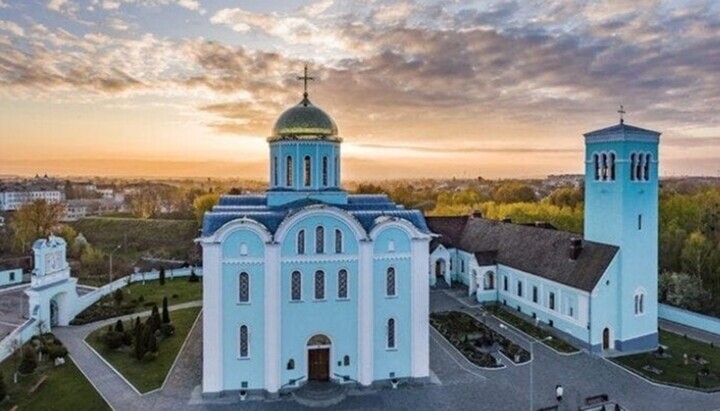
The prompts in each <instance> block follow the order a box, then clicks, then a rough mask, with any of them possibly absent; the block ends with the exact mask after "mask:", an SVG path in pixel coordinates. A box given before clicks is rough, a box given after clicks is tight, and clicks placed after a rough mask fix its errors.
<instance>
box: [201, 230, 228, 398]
mask: <svg viewBox="0 0 720 411" xmlns="http://www.w3.org/2000/svg"><path fill="white" fill-rule="evenodd" d="M220 250H221V248H220V244H219V243H203V393H219V392H221V391H222V390H223V332H222V330H223V315H222V304H223V299H222V289H223V284H222V260H221V258H222V256H221V252H220Z"/></svg>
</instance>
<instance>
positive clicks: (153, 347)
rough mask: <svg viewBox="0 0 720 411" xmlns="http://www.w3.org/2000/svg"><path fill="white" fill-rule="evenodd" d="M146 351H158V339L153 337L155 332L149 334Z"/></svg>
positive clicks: (155, 352) (154, 352)
mask: <svg viewBox="0 0 720 411" xmlns="http://www.w3.org/2000/svg"><path fill="white" fill-rule="evenodd" d="M148 352H151V353H153V354H157V352H158V340H157V338H156V337H155V334H150V336H149V339H148Z"/></svg>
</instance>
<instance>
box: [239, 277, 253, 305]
mask: <svg viewBox="0 0 720 411" xmlns="http://www.w3.org/2000/svg"><path fill="white" fill-rule="evenodd" d="M238 301H239V302H241V303H248V302H250V275H249V274H248V273H246V272H242V273H240V276H239V277H238Z"/></svg>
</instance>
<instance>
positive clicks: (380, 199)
mask: <svg viewBox="0 0 720 411" xmlns="http://www.w3.org/2000/svg"><path fill="white" fill-rule="evenodd" d="M306 70H307V69H306ZM304 79H305V84H306V87H305V93H304V95H303V98H302V100H301V101H300V103H299V104H297V105H296V106H294V107H291V108H290V109H288V110H286V111H285V112H284V113H282V115H280V117H279V118H278V119H277V121H276V123H275V126H274V128H273V132H272V136H271V137H269V138H268V143H269V146H270V178H269V180H270V184H269V187H268V189H267V191H266V193H265V194H264V195H259V196H258V195H226V196H223V197H222V198H221V199H220V203H219V204H218V205H217V206H215V207H214V208H213V209H212V211H210V212H208V213H206V214H205V218H204V222H203V230H202V237H201V239H200V240H199V241H200V244H201V245H202V247H203V277H204V279H203V282H204V284H203V393H205V394H220V393H224V392H232V391H235V392H237V391H246V392H249V391H259V392H264V393H266V394H268V395H270V396H273V395H277V394H278V393H279V391H280V390H281V389H292V388H296V387H299V386H301V385H303V384H305V383H306V382H308V381H334V382H338V383H355V382H357V383H359V384H361V385H363V386H369V385H371V384H373V383H376V382H381V381H393V380H403V381H422V380H425V379H427V378H428V377H429V372H430V371H429V367H428V362H429V352H428V345H429V335H428V334H429V329H428V316H429V287H428V273H429V272H430V268H429V263H430V257H429V250H430V240H431V233H430V231H429V229H428V226H427V224H426V223H425V219H424V217H423V214H422V213H421V212H420V211H417V210H406V209H404V208H403V207H402V206H399V205H397V204H394V203H393V202H391V201H390V200H389V199H388V197H387V196H386V195H350V194H348V193H347V191H345V190H343V189H342V188H341V186H340V181H341V178H340V176H341V163H342V160H341V156H340V147H341V143H342V138H341V137H340V136H339V134H338V128H337V126H336V124H335V122H334V121H333V119H332V118H331V117H330V116H329V115H328V114H327V113H325V112H324V111H323V110H321V109H320V108H318V107H317V106H315V105H313V104H312V103H311V102H310V99H309V97H308V93H307V79H309V78H308V77H307V71H306V73H305V76H304Z"/></svg>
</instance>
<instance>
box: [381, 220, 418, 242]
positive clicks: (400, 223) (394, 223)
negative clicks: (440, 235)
mask: <svg viewBox="0 0 720 411" xmlns="http://www.w3.org/2000/svg"><path fill="white" fill-rule="evenodd" d="M388 228H398V229H400V230H401V231H403V232H405V234H407V236H408V237H409V238H410V239H411V240H412V239H430V236H429V235H427V234H424V233H422V232H421V231H420V230H418V229H417V228H416V227H415V226H414V225H412V223H410V222H409V221H407V220H405V219H403V218H397V217H388V218H386V219H384V220H382V221H379V222H377V223H376V224H375V226H373V228H372V229H371V230H370V239H372V240H373V241H375V240H376V239H377V238H378V237H379V236H380V234H381V233H382V232H383V231H384V230H386V229H388Z"/></svg>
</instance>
